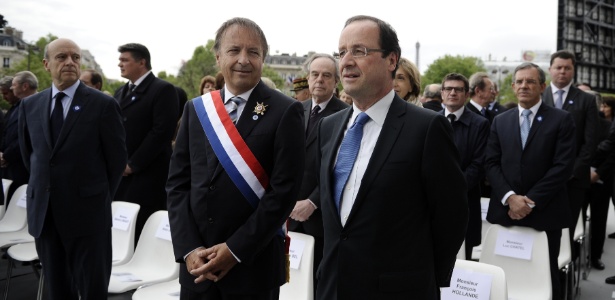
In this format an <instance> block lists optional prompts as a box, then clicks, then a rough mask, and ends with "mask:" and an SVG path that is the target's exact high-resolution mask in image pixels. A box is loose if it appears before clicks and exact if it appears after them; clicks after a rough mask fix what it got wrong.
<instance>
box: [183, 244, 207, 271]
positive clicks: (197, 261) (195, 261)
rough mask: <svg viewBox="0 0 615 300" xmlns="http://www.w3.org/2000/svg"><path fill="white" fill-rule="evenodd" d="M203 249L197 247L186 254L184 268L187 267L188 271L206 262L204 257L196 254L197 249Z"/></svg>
mask: <svg viewBox="0 0 615 300" xmlns="http://www.w3.org/2000/svg"><path fill="white" fill-rule="evenodd" d="M203 249H205V248H203V247H199V248H197V249H196V250H194V251H192V253H190V254H188V256H187V257H186V269H188V272H190V271H192V270H194V269H197V268H200V267H201V266H203V265H204V264H205V263H206V261H205V259H202V258H200V257H199V256H198V255H197V254H196V253H197V252H198V251H200V250H203Z"/></svg>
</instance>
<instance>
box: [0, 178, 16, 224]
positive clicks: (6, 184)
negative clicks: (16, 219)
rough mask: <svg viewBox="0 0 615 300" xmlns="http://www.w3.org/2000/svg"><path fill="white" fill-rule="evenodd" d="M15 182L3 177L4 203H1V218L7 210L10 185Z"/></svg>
mask: <svg viewBox="0 0 615 300" xmlns="http://www.w3.org/2000/svg"><path fill="white" fill-rule="evenodd" d="M11 183H13V180H10V179H6V178H2V190H3V191H4V203H2V204H1V205H0V219H2V217H4V212H5V211H6V202H7V201H6V200H7V198H8V194H9V187H10V186H11Z"/></svg>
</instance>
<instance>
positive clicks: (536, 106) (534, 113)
mask: <svg viewBox="0 0 615 300" xmlns="http://www.w3.org/2000/svg"><path fill="white" fill-rule="evenodd" d="M540 105H542V98H541V99H540V100H539V101H538V103H536V104H534V106H532V107H530V110H531V111H532V117H534V116H535V115H536V114H537V113H538V108H540ZM524 110H525V108H523V107H521V105H519V118H521V112H523V111H524Z"/></svg>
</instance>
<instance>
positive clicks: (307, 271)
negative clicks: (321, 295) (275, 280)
mask: <svg viewBox="0 0 615 300" xmlns="http://www.w3.org/2000/svg"><path fill="white" fill-rule="evenodd" d="M288 235H289V236H290V242H291V246H292V242H293V240H295V241H297V240H300V241H303V242H304V243H305V245H304V248H303V254H302V256H301V262H300V263H299V269H298V270H296V269H292V268H291V269H290V282H288V283H286V284H284V285H282V286H281V287H280V300H312V299H314V274H313V273H314V271H313V270H314V237H313V236H311V235H307V234H303V233H298V232H292V231H289V232H288Z"/></svg>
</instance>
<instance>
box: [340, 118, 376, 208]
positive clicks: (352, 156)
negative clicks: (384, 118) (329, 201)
mask: <svg viewBox="0 0 615 300" xmlns="http://www.w3.org/2000/svg"><path fill="white" fill-rule="evenodd" d="M367 121H369V116H368V115H367V114H366V113H364V112H362V113H360V114H359V115H358V116H357V118H356V119H355V121H354V124H352V126H351V127H350V129H348V131H347V132H346V136H345V137H344V140H342V145H341V146H340V151H339V153H338V154H337V163H336V164H335V168H334V170H333V188H334V194H333V199H334V200H335V206H336V207H337V210H338V211H339V210H340V201H341V199H342V193H343V190H344V186H345V185H346V182H347V181H348V176H350V171H351V170H352V166H353V165H354V162H355V160H356V158H357V154H358V153H359V148H360V147H361V139H362V138H363V125H365V123H367Z"/></svg>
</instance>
